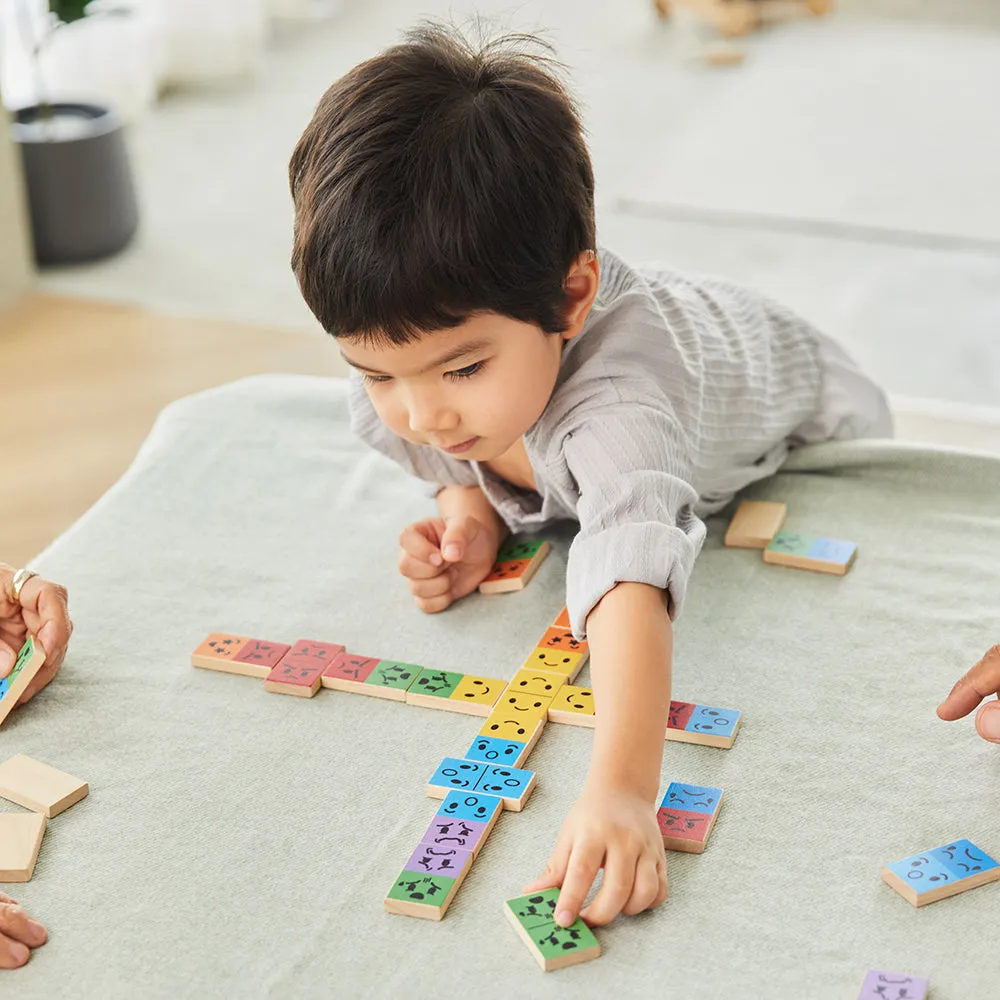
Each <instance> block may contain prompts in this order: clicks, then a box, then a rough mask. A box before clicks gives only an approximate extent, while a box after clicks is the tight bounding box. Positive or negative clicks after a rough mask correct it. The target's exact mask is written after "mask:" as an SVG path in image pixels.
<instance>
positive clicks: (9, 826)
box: [0, 812, 48, 882]
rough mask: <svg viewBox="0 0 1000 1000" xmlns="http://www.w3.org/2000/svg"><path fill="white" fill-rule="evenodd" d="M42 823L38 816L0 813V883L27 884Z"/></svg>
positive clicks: (39, 844) (40, 814)
mask: <svg viewBox="0 0 1000 1000" xmlns="http://www.w3.org/2000/svg"><path fill="white" fill-rule="evenodd" d="M46 823H48V820H47V819H46V818H45V816H44V815H43V814H42V813H37V812H30V813H8V812H4V813H0V882H28V881H30V879H31V876H32V873H33V872H34V870H35V861H36V860H37V858H38V851H39V848H40V847H41V846H42V837H44V836H45V825H46Z"/></svg>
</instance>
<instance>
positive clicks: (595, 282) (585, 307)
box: [561, 250, 601, 340]
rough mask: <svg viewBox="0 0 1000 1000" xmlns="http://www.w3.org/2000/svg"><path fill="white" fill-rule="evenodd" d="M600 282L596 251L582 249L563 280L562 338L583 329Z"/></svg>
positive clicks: (566, 338) (573, 335) (568, 338)
mask: <svg viewBox="0 0 1000 1000" xmlns="http://www.w3.org/2000/svg"><path fill="white" fill-rule="evenodd" d="M600 282H601V265H600V263H599V262H598V260H597V252H596V251H594V250H584V251H583V253H581V254H580V255H579V257H577V258H576V260H575V261H573V264H572V266H571V267H570V269H569V272H568V273H567V274H566V279H565V281H563V290H564V291H565V293H566V324H567V326H566V330H565V332H563V333H562V334H561V336H562V339H563V340H572V339H573V338H574V337H575V336H576V335H577V334H578V333H580V331H581V330H582V329H583V324H584V322H585V321H586V319H587V315H588V314H589V313H590V307H591V306H592V305H593V304H594V299H595V298H597V289H598V286H599V285H600Z"/></svg>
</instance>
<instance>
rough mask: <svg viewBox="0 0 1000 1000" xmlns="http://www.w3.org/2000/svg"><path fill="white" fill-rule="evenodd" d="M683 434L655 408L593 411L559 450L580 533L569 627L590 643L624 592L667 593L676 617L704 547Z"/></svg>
mask: <svg viewBox="0 0 1000 1000" xmlns="http://www.w3.org/2000/svg"><path fill="white" fill-rule="evenodd" d="M687 453H688V449H687V447H686V442H685V439H684V433H683V431H682V429H681V428H680V426H679V425H678V423H677V422H676V420H675V419H674V417H673V415H672V414H671V413H670V412H661V411H660V410H659V409H657V408H656V407H652V406H641V405H637V406H631V407H628V408H624V407H622V408H618V407H614V408H609V409H607V410H603V411H599V412H593V413H591V414H589V415H588V417H587V419H586V420H585V421H584V422H582V423H581V424H580V425H579V426H578V427H576V428H575V429H574V430H573V431H572V432H571V433H570V434H568V435H567V436H566V438H565V439H564V440H563V442H562V456H561V457H562V461H563V462H565V464H566V467H567V471H568V472H569V474H570V475H571V477H572V479H573V481H574V482H575V484H576V489H577V491H578V494H579V497H578V500H577V508H576V509H577V517H578V519H579V521H580V532H579V534H578V535H577V536H576V539H575V540H574V541H573V544H572V546H571V547H570V552H569V562H568V566H567V570H566V577H567V579H566V604H567V607H568V609H569V616H570V624H571V627H572V629H573V632H574V634H575V635H576V636H577V637H578V638H581V639H582V638H585V636H586V623H587V616H588V615H589V614H590V612H591V610H593V608H594V606H595V605H596V604H597V603H598V601H600V600H601V598H602V597H604V595H605V594H606V593H607V592H608V591H609V590H611V589H612V588H613V587H614V586H615V585H616V584H618V583H625V582H632V583H646V584H649V585H650V586H653V587H658V588H659V589H661V590H665V591H666V592H667V595H668V610H669V613H670V617H671V618H676V617H677V615H678V614H679V613H680V610H681V607H682V605H683V603H684V595H685V592H686V590H687V582H688V578H689V577H690V575H691V570H692V568H693V567H694V561H695V558H696V556H697V555H698V553H699V552H700V551H701V546H702V544H703V543H704V541H705V525H704V523H703V522H702V521H701V519H700V518H698V517H697V516H696V515H695V513H694V505H695V503H696V501H697V499H698V493H697V491H696V489H695V488H694V487H693V486H692V485H691V483H690V481H689V480H690V477H691V473H690V469H689V465H688V459H687Z"/></svg>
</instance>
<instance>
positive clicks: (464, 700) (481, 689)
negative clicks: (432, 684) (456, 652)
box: [448, 674, 507, 718]
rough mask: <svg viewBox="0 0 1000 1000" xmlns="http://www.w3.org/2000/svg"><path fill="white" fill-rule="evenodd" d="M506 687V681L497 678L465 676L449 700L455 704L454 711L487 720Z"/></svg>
mask: <svg viewBox="0 0 1000 1000" xmlns="http://www.w3.org/2000/svg"><path fill="white" fill-rule="evenodd" d="M506 686H507V682H506V681H502V680H500V679H499V678H496V677H477V676H475V675H473V674H465V675H464V676H463V677H462V679H461V680H460V681H459V682H458V686H457V687H456V688H455V690H454V691H452V692H451V694H450V695H449V696H448V700H449V701H451V702H454V703H455V704H454V706H453V707H452V710H453V711H456V712H464V713H465V714H466V715H481V716H483V717H484V718H486V717H487V716H489V714H490V713H491V712H492V711H493V706H494V705H495V704H496V702H497V699H498V698H499V697H500V695H501V694H503V691H504V688H506Z"/></svg>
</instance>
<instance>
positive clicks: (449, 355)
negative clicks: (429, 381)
mask: <svg viewBox="0 0 1000 1000" xmlns="http://www.w3.org/2000/svg"><path fill="white" fill-rule="evenodd" d="M492 346H493V342H492V341H491V340H488V339H486V338H485V337H483V338H480V339H479V340H470V341H469V342H468V343H467V344H462V345H461V346H460V347H453V348H452V349H451V350H450V351H447V352H446V353H444V354H442V355H441V357H439V358H436V359H435V360H434V361H432V362H431V363H430V364H429V365H425V366H424V367H423V368H421V369H420V371H419V372H417V374H418V375H425V374H426V373H427V372H429V371H433V370H434V369H435V368H440V367H441V366H442V365H446V364H448V363H449V362H452V361H455V360H457V359H458V358H461V357H463V356H464V355H466V354H472V353H473V352H474V351H481V350H483V348H486V347H492ZM340 356H341V357H342V358H343V359H344V360H345V361H346V362H347V363H348V364H349V365H350V366H351V367H352V368H357V369H358V371H362V372H368V374H369V375H385V374H386V373H385V372H380V371H379V370H378V369H377V368H368V367H366V366H365V365H362V364H359V363H358V362H357V361H352V360H351V359H350V358H349V357H348V356H347V355H346V354H345V353H344V352H343V350H341V352H340Z"/></svg>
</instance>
